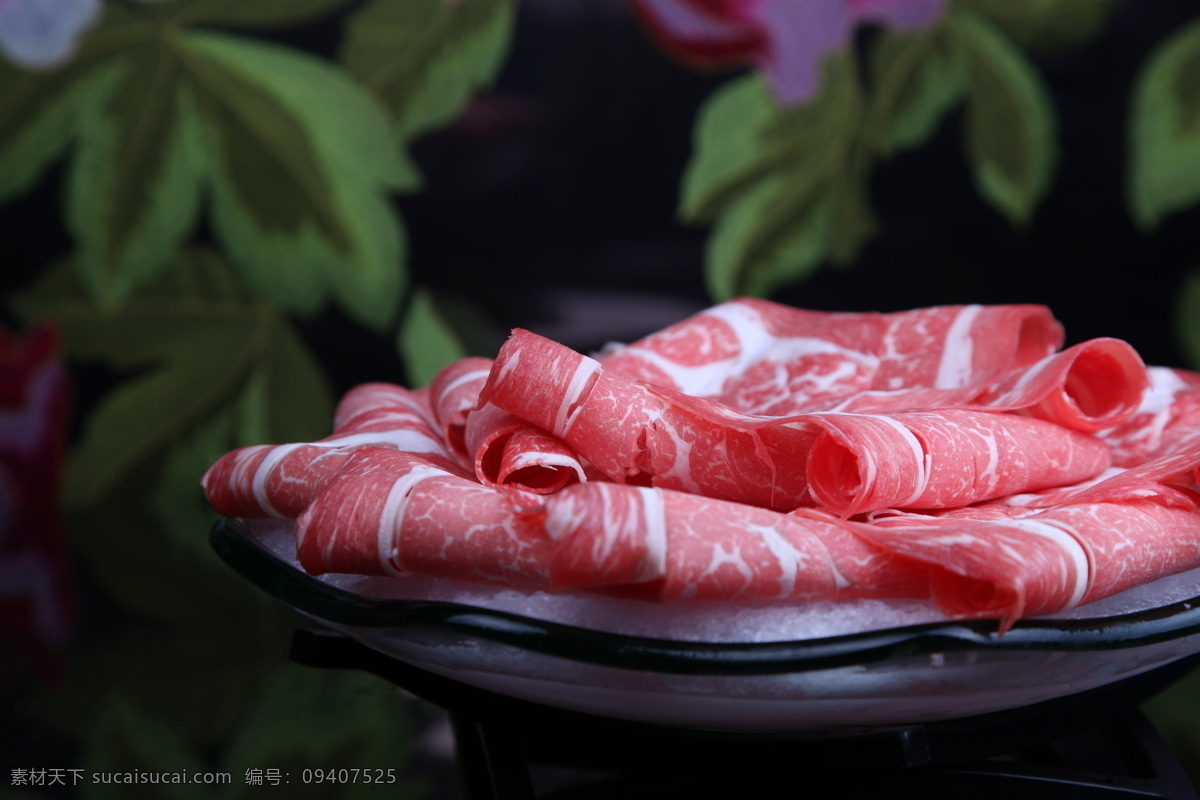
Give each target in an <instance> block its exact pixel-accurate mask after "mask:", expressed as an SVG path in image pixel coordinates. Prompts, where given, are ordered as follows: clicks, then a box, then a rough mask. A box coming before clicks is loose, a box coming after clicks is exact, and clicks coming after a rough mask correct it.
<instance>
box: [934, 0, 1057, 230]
mask: <svg viewBox="0 0 1200 800" xmlns="http://www.w3.org/2000/svg"><path fill="white" fill-rule="evenodd" d="M947 35H949V36H950V37H951V38H952V41H953V46H954V47H956V48H957V49H958V50H959V52H960V53H961V56H960V57H961V58H962V59H963V61H964V63H965V65H966V87H965V92H966V120H965V126H966V129H965V134H966V146H967V155H968V158H969V161H970V165H971V169H972V171H973V173H974V176H975V184H976V186H977V187H978V188H979V191H980V193H981V194H982V195H983V196H984V198H985V199H986V200H988V202H990V203H991V204H992V205H993V206H994V207H995V208H996V209H997V210H998V211H1000V212H1001V213H1003V214H1004V215H1005V216H1007V217H1008V218H1009V219H1010V220H1012V221H1013V222H1015V223H1018V224H1024V223H1026V222H1028V221H1029V219H1030V217H1032V215H1033V210H1034V208H1035V207H1036V206H1037V204H1038V203H1039V202H1040V201H1041V200H1042V198H1043V197H1044V196H1045V194H1046V192H1047V191H1048V189H1049V188H1050V182H1051V176H1052V174H1053V170H1054V165H1055V161H1056V159H1057V148H1056V144H1055V131H1056V121H1055V117H1054V111H1053V106H1052V103H1051V101H1050V97H1049V93H1048V92H1047V90H1046V87H1045V84H1044V82H1043V81H1042V79H1041V77H1040V76H1039V75H1038V73H1037V71H1036V70H1035V69H1034V67H1033V65H1032V64H1030V62H1029V60H1028V59H1027V58H1026V57H1025V56H1024V54H1023V53H1022V52H1021V51H1020V50H1019V49H1018V48H1017V47H1016V45H1014V44H1013V43H1012V42H1011V40H1009V39H1008V38H1006V37H1005V36H1004V35H1003V34H1002V33H1000V32H999V31H998V30H997V29H996V28H995V27H994V26H993V25H992V24H990V23H988V22H987V21H986V20H984V19H983V18H982V17H979V16H976V15H975V14H972V13H970V12H968V11H966V10H965V9H962V8H956V9H955V13H954V14H952V15H951V17H950V21H949V27H948V29H947Z"/></svg>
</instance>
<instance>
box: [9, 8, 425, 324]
mask: <svg viewBox="0 0 1200 800" xmlns="http://www.w3.org/2000/svg"><path fill="white" fill-rule="evenodd" d="M336 5H339V3H334V2H332V0H322V1H320V2H318V0H309V2H305V3H300V4H298V8H296V9H292V10H290V11H289V10H288V9H286V8H285V7H284V5H283V4H280V3H268V4H256V3H248V4H242V5H237V4H233V3H230V2H217V0H194V1H193V2H183V3H167V4H162V5H154V6H144V7H142V6H137V7H132V6H123V5H116V4H110V5H109V6H107V7H106V13H105V20H104V23H103V25H101V26H100V27H99V28H98V29H97V30H96V31H94V32H93V33H92V34H91V35H90V36H89V37H87V38H86V39H85V41H84V42H83V43H82V46H81V49H80V52H79V55H78V57H77V58H76V59H75V61H73V62H72V63H71V64H70V65H69V66H67V67H65V68H63V69H61V70H58V71H53V72H45V73H24V72H19V71H17V70H14V69H11V68H7V67H5V68H0V119H3V120H5V123H4V124H3V126H0V175H3V177H0V199H6V198H9V197H12V196H13V195H15V194H17V193H19V192H21V191H24V190H26V189H28V188H29V187H30V186H31V185H32V184H33V183H34V182H35V181H36V180H37V179H38V178H39V177H40V176H41V175H42V174H43V173H44V170H45V169H46V168H47V167H48V166H49V165H51V164H53V163H54V162H55V161H56V160H58V159H60V158H62V157H68V158H69V168H68V183H67V195H66V198H65V202H64V204H65V207H66V216H67V221H68V225H69V228H70V230H71V232H72V234H73V235H74V236H75V238H76V240H77V242H78V245H79V247H78V258H77V259H76V267H77V269H78V271H79V274H80V278H81V280H82V282H83V285H84V287H85V288H86V290H87V293H88V295H89V296H90V297H91V298H93V299H95V300H96V301H97V302H98V303H99V304H100V305H101V306H103V307H104V308H107V309H114V308H117V307H119V306H120V305H121V304H122V303H123V302H125V301H126V300H128V298H130V297H131V296H132V295H133V294H134V293H135V291H136V290H137V289H138V288H139V287H141V286H145V285H147V284H148V283H149V282H150V281H152V280H153V279H154V278H155V277H156V276H158V275H160V274H161V273H162V272H163V271H164V270H165V269H166V268H167V266H168V264H169V261H170V256H171V255H172V253H173V252H174V251H175V250H176V249H178V247H179V246H180V245H181V243H182V242H183V241H184V240H185V239H186V237H187V236H188V235H189V234H190V233H191V232H192V231H193V230H194V229H195V227H196V224H197V222H198V220H199V216H200V214H201V213H202V212H207V213H208V215H209V216H210V218H211V220H212V225H213V230H214V233H215V234H216V237H217V239H218V242H219V244H220V245H221V246H222V247H223V248H224V249H225V251H226V252H227V253H228V254H229V256H230V257H231V259H232V260H233V262H234V263H235V264H236V265H237V266H238V268H239V272H240V274H241V277H242V278H243V279H244V280H245V281H246V282H247V283H249V284H250V285H251V286H253V287H254V288H255V289H256V291H257V292H258V293H259V294H260V296H262V297H264V298H265V299H267V300H269V301H270V302H272V303H274V304H276V305H278V306H280V307H281V308H284V309H286V310H289V311H295V312H308V311H312V310H315V309H316V308H317V307H318V306H319V305H320V304H321V303H322V302H324V301H326V300H328V299H331V298H332V299H335V300H337V301H338V302H339V303H341V305H342V306H343V307H344V308H346V309H347V310H348V311H349V312H350V313H351V314H352V315H353V316H354V317H356V318H357V319H359V320H360V321H362V322H364V323H365V324H369V325H372V326H374V327H376V328H382V327H384V326H386V325H388V324H389V323H390V321H391V318H392V316H393V314H394V313H395V310H396V308H397V306H398V303H399V300H400V296H401V293H402V291H403V288H404V282H403V277H404V269H403V260H404V252H405V243H404V233H403V228H402V226H401V223H400V220H399V218H398V216H397V215H396V213H395V211H394V209H393V207H392V205H391V196H392V195H393V194H394V193H396V192H399V191H406V190H410V189H413V188H415V187H416V185H417V184H418V178H417V175H416V172H415V170H414V168H413V167H412V165H411V164H410V163H409V162H408V161H407V158H406V156H405V155H404V153H403V151H402V150H401V149H400V147H399V144H398V143H397V142H396V141H395V139H394V137H393V136H392V132H391V128H390V123H389V120H388V117H387V114H386V112H385V111H384V109H383V107H382V106H381V105H380V104H379V103H378V101H377V100H376V99H375V98H374V97H373V96H372V95H371V94H370V93H369V92H368V91H366V90H365V89H364V88H362V87H361V86H360V85H359V84H358V83H356V82H355V81H354V80H353V79H352V78H351V77H350V76H349V74H348V73H346V72H345V71H344V70H341V69H340V68H339V67H337V66H336V65H334V64H331V63H329V62H326V61H323V60H321V59H319V58H316V57H314V56H310V55H307V54H304V53H302V52H299V51H296V50H292V49H288V48H284V47H280V46H277V45H272V44H269V43H266V42H263V41H258V40H254V39H246V38H240V37H237V36H234V35H231V34H229V33H216V32H211V31H206V30H203V29H202V28H200V27H194V26H203V25H214V24H221V25H238V24H246V25H251V24H269V23H278V22H280V21H282V20H284V19H290V18H291V16H289V14H290V15H292V16H294V15H295V14H302V15H304V14H313V13H316V12H317V11H321V10H325V9H328V8H332V7H334V6H336Z"/></svg>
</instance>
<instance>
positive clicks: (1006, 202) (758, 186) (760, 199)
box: [680, 2, 1106, 299]
mask: <svg viewBox="0 0 1200 800" xmlns="http://www.w3.org/2000/svg"><path fill="white" fill-rule="evenodd" d="M1047 5H1054V7H1055V8H1054V9H1053V12H1052V10H1051V9H1048V8H1044V7H1043V6H1047ZM1103 5H1106V4H1100V3H1095V2H1091V3H1087V2H1073V3H1066V2H1062V3H1054V4H1046V3H1006V4H1003V5H997V4H991V3H984V2H975V3H972V2H960V3H957V4H954V5H952V6H951V8H950V10H949V13H947V14H946V15H945V17H944V19H943V20H942V21H941V22H940V23H939V24H938V25H937V26H935V27H933V28H931V29H926V30H922V31H918V32H915V33H911V32H910V33H897V32H893V31H880V32H878V34H877V35H876V36H875V37H874V38H873V39H872V40H871V41H870V42H869V43H868V44H867V45H866V50H867V52H866V54H865V56H866V61H867V63H868V65H869V66H868V69H867V71H866V74H865V75H860V74H858V72H859V70H858V69H857V68H856V62H855V60H854V59H853V58H851V57H850V55H849V54H847V53H841V54H836V55H834V56H832V57H830V58H829V59H828V60H827V61H826V62H825V66H824V81H823V83H822V91H821V93H820V95H819V96H818V97H816V98H815V99H814V100H813V101H811V102H809V103H807V104H805V105H803V106H800V107H797V108H788V107H783V106H781V105H780V104H779V103H778V101H777V100H776V99H775V98H774V97H772V95H771V94H770V92H769V91H768V90H767V89H766V87H765V86H764V85H763V82H762V80H761V78H760V77H759V76H757V75H752V76H748V77H745V78H740V79H737V80H735V81H732V82H731V83H730V84H729V85H727V86H725V87H723V88H722V89H721V90H719V91H718V92H717V93H716V94H715V95H714V96H713V97H712V98H710V99H709V100H708V101H707V103H706V104H705V106H704V108H703V109H702V111H701V115H700V118H699V121H698V122H697V132H696V150H695V154H694V156H693V158H692V160H691V162H690V163H689V165H688V169H687V172H686V174H685V176H684V178H683V185H682V189H681V200H680V217H681V218H682V219H683V220H684V221H686V222H692V223H712V225H713V231H712V234H711V238H710V239H709V249H708V255H707V263H706V277H707V281H708V287H709V291H710V292H711V293H712V295H713V296H714V298H716V299H728V298H730V297H734V296H737V295H741V294H750V295H765V294H769V293H770V292H771V291H772V290H774V289H776V288H778V287H779V286H781V285H785V284H788V283H792V282H795V281H796V280H799V279H801V278H803V277H805V276H807V275H809V274H810V273H811V272H812V271H813V270H814V269H816V268H817V267H818V266H820V265H822V264H825V263H827V262H833V263H835V264H847V263H851V262H853V260H854V258H855V257H856V255H857V254H858V252H859V250H860V249H861V248H862V247H863V245H864V244H865V243H866V241H867V240H868V239H869V238H870V236H871V235H872V234H873V232H874V231H875V229H876V223H875V221H874V217H873V214H872V211H871V208H870V204H869V194H870V192H869V180H870V173H871V169H872V168H873V167H874V166H875V164H874V162H876V161H881V160H886V159H887V158H889V157H891V156H893V155H894V154H895V153H897V152H899V151H902V150H906V149H910V148H915V147H918V146H920V145H922V144H924V143H925V142H927V141H928V140H929V139H930V138H931V137H932V136H933V134H934V133H935V132H936V130H937V129H938V127H939V126H940V125H941V124H942V123H943V122H944V120H945V119H946V117H947V116H949V115H950V114H951V112H954V111H957V110H959V109H961V110H962V112H963V113H961V114H960V115H958V119H959V120H960V124H961V126H962V138H963V149H964V154H965V157H966V158H967V161H968V164H969V166H970V168H971V171H972V174H973V176H974V179H975V184H976V186H977V187H978V190H979V192H980V194H981V196H982V197H983V198H984V199H985V200H986V201H987V202H988V203H990V204H991V205H992V206H993V207H994V208H995V209H996V210H997V211H998V212H999V213H1001V214H1003V215H1004V216H1005V217H1007V218H1008V219H1009V220H1011V221H1012V223H1013V224H1014V225H1018V226H1020V225H1025V224H1027V223H1028V222H1029V220H1030V218H1031V217H1032V216H1033V214H1034V211H1035V209H1036V208H1037V206H1038V204H1039V202H1040V201H1041V200H1042V199H1043V198H1044V196H1045V195H1046V192H1047V191H1048V189H1049V187H1050V183H1051V179H1052V175H1053V169H1054V164H1055V160H1056V156H1057V145H1056V135H1055V131H1056V127H1057V123H1056V121H1055V116H1054V111H1053V106H1052V103H1051V101H1050V99H1049V93H1048V90H1047V89H1046V87H1045V85H1044V82H1043V80H1042V78H1041V77H1040V75H1039V72H1038V70H1037V68H1036V66H1035V65H1034V63H1033V61H1032V60H1031V56H1030V55H1028V54H1027V53H1026V52H1025V51H1024V50H1023V49H1022V47H1021V46H1020V45H1019V44H1018V43H1017V42H1016V41H1014V39H1013V38H1011V37H1010V36H1009V34H1008V33H1006V29H1007V28H1011V27H1013V26H1014V25H1016V23H1018V22H1021V21H1023V20H1028V19H1029V16H1033V17H1036V18H1037V19H1038V20H1041V19H1042V16H1043V15H1047V14H1051V13H1055V14H1058V15H1060V17H1059V18H1058V19H1057V22H1056V25H1062V26H1069V25H1070V23H1071V20H1072V19H1073V16H1068V17H1066V18H1063V17H1061V15H1074V16H1079V17H1086V18H1087V19H1088V20H1094V19H1095V18H1096V17H1097V15H1098V13H1099V11H1098V6H1103ZM1038 24H1039V25H1045V23H1044V22H1039V23H1038ZM1017 27H1018V28H1019V27H1020V26H1017ZM1090 27H1091V28H1093V29H1094V28H1096V27H1097V26H1096V24H1095V23H1094V22H1092V24H1091V26H1090Z"/></svg>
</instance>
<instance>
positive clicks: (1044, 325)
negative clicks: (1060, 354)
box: [871, 305, 1063, 390]
mask: <svg viewBox="0 0 1200 800" xmlns="http://www.w3.org/2000/svg"><path fill="white" fill-rule="evenodd" d="M885 317H886V320H887V330H886V332H885V334H884V336H883V340H882V342H880V343H879V345H878V347H879V354H880V358H881V363H880V368H879V372H878V373H877V374H876V376H875V382H874V384H873V386H872V387H871V388H873V389H880V390H895V389H903V388H906V387H928V388H933V389H954V388H958V387H961V386H968V385H971V384H975V383H979V382H980V381H984V380H988V379H990V378H991V377H993V376H996V375H999V374H1001V373H1003V372H1006V371H1008V370H1011V369H1015V368H1018V367H1022V366H1028V365H1031V364H1034V363H1036V362H1038V361H1040V360H1041V359H1043V358H1045V357H1046V356H1049V355H1051V354H1053V353H1054V352H1055V351H1056V350H1058V348H1059V347H1061V346H1062V342H1063V329H1062V325H1061V324H1059V322H1058V321H1057V320H1055V319H1054V317H1053V315H1052V314H1051V313H1050V310H1049V309H1047V308H1045V307H1044V306H1037V305H1003V306H979V305H968V306H932V307H930V308H919V309H913V310H911V311H899V312H894V313H891V314H887V315H885Z"/></svg>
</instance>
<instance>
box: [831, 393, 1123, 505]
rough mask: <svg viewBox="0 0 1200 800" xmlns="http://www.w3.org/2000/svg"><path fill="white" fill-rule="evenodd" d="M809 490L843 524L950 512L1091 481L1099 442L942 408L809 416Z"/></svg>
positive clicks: (1101, 461) (1020, 420) (1006, 417)
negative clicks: (896, 514) (904, 511)
mask: <svg viewBox="0 0 1200 800" xmlns="http://www.w3.org/2000/svg"><path fill="white" fill-rule="evenodd" d="M809 419H812V420H817V421H818V422H819V424H820V425H821V427H822V428H823V429H824V432H823V433H822V434H821V435H820V436H818V437H817V438H816V440H815V441H814V442H813V444H812V448H811V450H810V452H809V454H808V459H807V471H808V482H809V491H810V492H811V494H812V496H813V498H814V499H815V500H816V502H817V504H818V505H820V506H823V507H825V508H828V509H830V510H833V511H835V512H837V513H839V514H842V515H844V516H852V515H855V514H861V513H863V512H867V511H876V510H879V509H883V508H951V507H955V506H964V505H969V504H971V503H977V502H979V501H982V500H992V499H995V498H998V497H1004V496H1007V495H1011V494H1015V493H1017V492H1028V491H1034V490H1037V489H1043V488H1046V487H1049V486H1058V485H1062V484H1067V483H1076V482H1078V481H1081V480H1084V479H1087V478H1092V477H1095V476H1096V475H1098V474H1100V473H1101V472H1102V471H1103V470H1104V469H1105V468H1106V467H1107V466H1108V465H1109V453H1108V447H1107V446H1106V445H1105V444H1104V443H1103V442H1101V441H1100V440H1098V439H1096V438H1094V437H1091V436H1086V435H1084V434H1081V433H1078V432H1076V431H1072V430H1069V429H1067V428H1063V427H1061V426H1059V425H1055V424H1053V423H1050V422H1045V421H1043V420H1039V419H1032V418H1026V417H1019V416H1013V415H1010V414H998V413H993V412H987V411H973V410H961V409H949V410H944V411H916V412H911V413H907V414H894V415H890V416H882V415H867V414H829V415H811V416H810V417H809Z"/></svg>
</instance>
